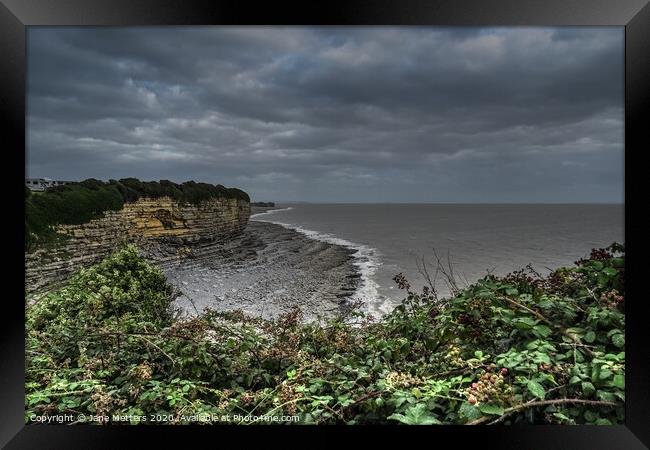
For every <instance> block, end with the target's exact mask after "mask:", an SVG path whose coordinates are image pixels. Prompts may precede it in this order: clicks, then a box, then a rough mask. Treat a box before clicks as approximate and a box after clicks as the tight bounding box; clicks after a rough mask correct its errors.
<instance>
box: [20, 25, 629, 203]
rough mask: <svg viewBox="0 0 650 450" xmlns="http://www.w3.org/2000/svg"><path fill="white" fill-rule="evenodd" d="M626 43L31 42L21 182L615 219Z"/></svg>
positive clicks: (520, 39)
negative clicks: (166, 187)
mask: <svg viewBox="0 0 650 450" xmlns="http://www.w3.org/2000/svg"><path fill="white" fill-rule="evenodd" d="M623 33H624V29H623V28H622V27H579V28H566V27H562V28H529V27H511V28H469V27H451V28H443V27H321V28H318V27H214V26H213V27H137V28H93V27H90V28H73V27H58V28H53V27H29V28H28V41H27V43H28V48H27V51H28V75H27V78H28V91H27V102H28V104H27V107H28V109H27V155H26V157H27V159H26V172H27V173H26V175H27V176H29V177H49V178H52V179H58V180H82V179H86V178H98V179H103V180H108V179H111V178H112V179H120V178H125V177H136V178H140V179H142V180H159V179H168V180H172V181H175V182H182V181H187V180H195V181H202V182H207V183H213V184H222V185H225V186H228V187H238V188H241V189H243V190H245V191H246V192H248V193H249V194H250V195H251V198H252V200H253V201H276V202H283V201H307V202H343V203H355V202H408V203H411V202H415V203H428V202H432V203H510V202H514V203H522V202H523V203H536V202H541V203H591V202H595V203H608V202H611V203H621V202H623V189H624V187H623V174H624V147H623V130H624V72H623V70H624V39H623V37H624V34H623Z"/></svg>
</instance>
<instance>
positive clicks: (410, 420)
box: [388, 403, 440, 425]
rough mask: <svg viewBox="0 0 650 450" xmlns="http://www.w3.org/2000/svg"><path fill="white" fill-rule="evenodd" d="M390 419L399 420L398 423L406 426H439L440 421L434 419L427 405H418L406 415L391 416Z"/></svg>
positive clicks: (411, 408) (409, 409)
mask: <svg viewBox="0 0 650 450" xmlns="http://www.w3.org/2000/svg"><path fill="white" fill-rule="evenodd" d="M388 418H389V419H393V420H397V421H398V422H401V423H404V424H406V425H439V424H440V421H439V420H438V419H436V418H435V417H433V416H432V415H431V414H430V413H429V410H428V409H427V407H426V405H425V404H423V403H418V404H417V405H415V406H411V407H409V408H408V410H407V411H406V414H391V415H390V416H388Z"/></svg>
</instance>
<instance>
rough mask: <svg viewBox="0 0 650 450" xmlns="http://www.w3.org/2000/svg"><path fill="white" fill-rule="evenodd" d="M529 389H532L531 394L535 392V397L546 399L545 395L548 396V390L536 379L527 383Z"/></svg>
mask: <svg viewBox="0 0 650 450" xmlns="http://www.w3.org/2000/svg"><path fill="white" fill-rule="evenodd" d="M526 387H527V388H528V390H529V391H530V393H531V394H533V395H534V396H535V397H537V398H539V399H541V400H544V397H545V396H546V391H545V390H544V387H543V386H542V385H541V384H539V383H538V382H537V381H535V380H528V384H527V385H526Z"/></svg>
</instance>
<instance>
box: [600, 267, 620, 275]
mask: <svg viewBox="0 0 650 450" xmlns="http://www.w3.org/2000/svg"><path fill="white" fill-rule="evenodd" d="M603 273H604V274H605V275H609V276H610V277H615V276H616V275H618V270H616V269H614V268H613V267H605V268H604V269H603Z"/></svg>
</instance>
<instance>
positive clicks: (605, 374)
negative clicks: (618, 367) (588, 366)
mask: <svg viewBox="0 0 650 450" xmlns="http://www.w3.org/2000/svg"><path fill="white" fill-rule="evenodd" d="M611 376H612V371H611V370H607V369H601V371H600V374H599V375H598V378H599V379H600V380H606V379H608V378H609V377H611Z"/></svg>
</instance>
